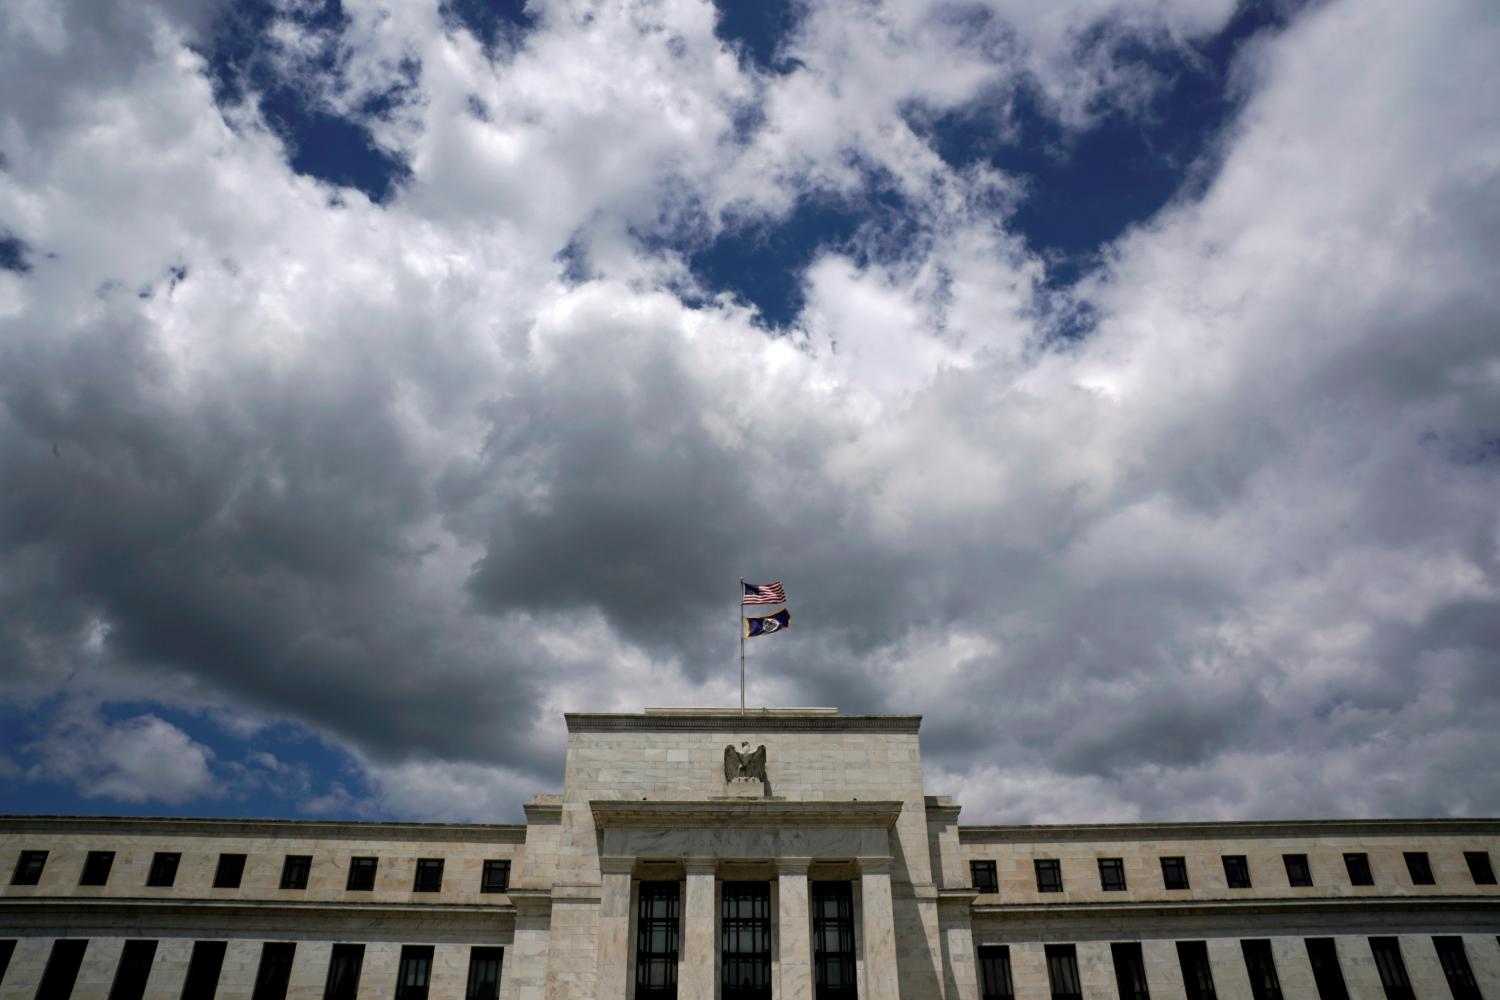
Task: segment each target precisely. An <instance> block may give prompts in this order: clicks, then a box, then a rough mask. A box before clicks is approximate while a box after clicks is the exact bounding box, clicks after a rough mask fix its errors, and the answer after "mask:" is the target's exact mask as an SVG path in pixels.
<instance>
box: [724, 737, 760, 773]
mask: <svg viewBox="0 0 1500 1000" xmlns="http://www.w3.org/2000/svg"><path fill="white" fill-rule="evenodd" d="M740 746H742V747H744V748H745V749H744V750H736V749H735V748H734V744H732V743H731V744H730V745H729V746H727V747H725V748H724V780H725V781H734V780H735V779H736V778H755V779H756V780H758V781H765V780H766V746H765V744H764V743H762V744H761V745H760V746H758V747H756V748H755V749H754V750H753V751H752V750H751V749H750V744H749V743H741V744H740Z"/></svg>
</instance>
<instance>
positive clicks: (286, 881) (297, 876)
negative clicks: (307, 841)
mask: <svg viewBox="0 0 1500 1000" xmlns="http://www.w3.org/2000/svg"><path fill="white" fill-rule="evenodd" d="M310 874H312V855H311V854H288V855H287V856H286V861H284V862H282V865H281V887H282V888H283V889H306V888H307V876H308V875H310Z"/></svg>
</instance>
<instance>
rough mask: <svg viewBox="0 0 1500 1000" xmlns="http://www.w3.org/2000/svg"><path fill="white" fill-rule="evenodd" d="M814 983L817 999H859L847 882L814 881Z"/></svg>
mask: <svg viewBox="0 0 1500 1000" xmlns="http://www.w3.org/2000/svg"><path fill="white" fill-rule="evenodd" d="M812 905H813V974H814V978H813V983H814V989H815V993H814V994H813V995H814V996H815V997H816V1000H856V998H857V997H858V996H859V994H858V993H857V992H855V983H854V902H853V896H852V893H851V892H850V889H849V883H848V882H814V883H813V884H812Z"/></svg>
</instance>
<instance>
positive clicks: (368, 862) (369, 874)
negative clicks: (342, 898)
mask: <svg viewBox="0 0 1500 1000" xmlns="http://www.w3.org/2000/svg"><path fill="white" fill-rule="evenodd" d="M379 864H380V859H379V858H350V859H349V881H348V882H347V883H345V885H344V888H345V889H346V890H347V891H349V892H369V891H371V890H372V889H374V888H375V869H376V867H377V866H378V865H379Z"/></svg>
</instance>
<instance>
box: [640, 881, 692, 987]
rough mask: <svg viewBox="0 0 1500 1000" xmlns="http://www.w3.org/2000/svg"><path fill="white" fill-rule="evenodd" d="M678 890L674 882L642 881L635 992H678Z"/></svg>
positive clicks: (679, 928) (679, 929) (679, 931)
mask: <svg viewBox="0 0 1500 1000" xmlns="http://www.w3.org/2000/svg"><path fill="white" fill-rule="evenodd" d="M679 904H680V894H679V891H678V885H677V883H676V882H642V883H641V884H640V891H639V896H638V902H637V906H636V937H635V995H636V996H637V997H640V998H642V1000H645V998H662V997H665V998H672V1000H675V997H676V996H677V950H678V940H679V935H680V933H681V927H680V926H679V923H678V920H679V909H678V907H679Z"/></svg>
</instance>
